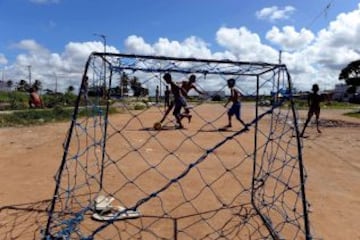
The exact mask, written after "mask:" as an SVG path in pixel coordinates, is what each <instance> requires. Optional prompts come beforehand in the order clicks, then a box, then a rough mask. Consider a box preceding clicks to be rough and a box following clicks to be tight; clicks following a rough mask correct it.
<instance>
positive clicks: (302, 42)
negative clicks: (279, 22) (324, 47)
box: [266, 26, 315, 51]
mask: <svg viewBox="0 0 360 240" xmlns="http://www.w3.org/2000/svg"><path fill="white" fill-rule="evenodd" d="M314 38H315V36H314V34H313V33H312V32H311V31H309V30H307V29H304V28H303V29H301V30H300V32H296V31H295V28H294V27H293V26H285V27H283V28H282V31H281V30H280V29H279V28H277V27H272V29H271V30H270V31H268V32H267V33H266V39H268V40H269V41H271V42H273V43H275V44H277V45H279V46H280V49H283V50H287V51H293V50H299V49H303V48H304V47H306V46H307V45H309V44H310V43H311V42H312V41H313V40H314Z"/></svg>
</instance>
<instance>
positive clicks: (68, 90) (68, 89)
mask: <svg viewBox="0 0 360 240" xmlns="http://www.w3.org/2000/svg"><path fill="white" fill-rule="evenodd" d="M74 90H75V88H74V86H72V85H70V86H69V87H68V88H67V90H66V91H67V92H68V93H73V92H74Z"/></svg>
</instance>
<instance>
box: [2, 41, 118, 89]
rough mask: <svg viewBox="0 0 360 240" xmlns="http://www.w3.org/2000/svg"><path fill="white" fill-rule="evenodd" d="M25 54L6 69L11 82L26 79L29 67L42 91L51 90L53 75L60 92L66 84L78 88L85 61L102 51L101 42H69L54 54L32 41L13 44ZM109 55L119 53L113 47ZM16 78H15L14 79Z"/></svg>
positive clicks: (109, 48)
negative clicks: (62, 50)
mask: <svg viewBox="0 0 360 240" xmlns="http://www.w3.org/2000/svg"><path fill="white" fill-rule="evenodd" d="M13 47H14V48H17V49H20V50H23V51H24V52H23V53H21V54H19V55H18V56H17V57H16V61H15V63H14V64H13V65H12V66H11V67H8V70H7V76H12V78H13V81H14V82H18V81H20V80H21V79H28V70H29V69H28V66H31V71H32V79H38V80H40V81H41V82H42V83H43V87H44V88H50V89H53V88H54V84H55V80H54V78H55V76H57V78H58V80H59V82H58V87H59V89H60V90H65V89H66V88H67V87H68V86H69V85H74V86H75V87H78V86H79V82H80V79H81V75H82V73H83V71H84V66H85V62H86V60H87V58H88V57H89V55H90V54H91V53H92V52H103V51H104V45H103V43H102V42H100V41H98V42H82V43H79V42H69V43H68V44H67V45H66V46H65V50H64V52H62V53H53V52H51V51H50V50H49V49H47V48H45V47H44V46H42V45H40V44H39V43H37V42H36V41H35V40H32V39H27V40H22V41H20V42H18V43H16V44H14V45H13ZM106 49H107V51H109V52H115V53H116V52H118V50H117V49H116V48H114V47H112V46H106ZM15 76H16V77H15Z"/></svg>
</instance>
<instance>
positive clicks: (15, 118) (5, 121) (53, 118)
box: [0, 107, 118, 127]
mask: <svg viewBox="0 0 360 240" xmlns="http://www.w3.org/2000/svg"><path fill="white" fill-rule="evenodd" d="M73 112H74V108H70V107H68V108H63V107H54V108H51V109H27V110H21V111H14V112H12V113H8V114H0V127H18V126H30V125H41V124H45V123H49V122H62V121H69V120H71V118H72V115H73ZM99 112H102V113H103V114H104V113H105V108H104V107H98V108H80V109H79V112H78V117H79V118H80V117H84V116H94V115H99ZM117 112H118V111H117V110H116V109H115V108H112V107H111V108H110V109H109V114H113V113H117Z"/></svg>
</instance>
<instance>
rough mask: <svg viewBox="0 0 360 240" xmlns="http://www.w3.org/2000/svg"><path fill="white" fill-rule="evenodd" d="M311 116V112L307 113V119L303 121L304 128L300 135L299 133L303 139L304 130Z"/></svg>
mask: <svg viewBox="0 0 360 240" xmlns="http://www.w3.org/2000/svg"><path fill="white" fill-rule="evenodd" d="M312 115H313V112H312V111H309V112H308V117H307V119H306V121H305V124H304V128H303V130H302V131H301V133H300V137H303V136H304V133H305V129H306V127H307V125H308V124H309V122H310V119H311V117H312Z"/></svg>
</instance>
